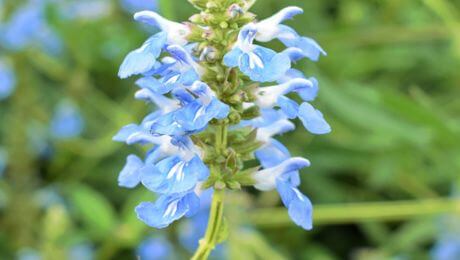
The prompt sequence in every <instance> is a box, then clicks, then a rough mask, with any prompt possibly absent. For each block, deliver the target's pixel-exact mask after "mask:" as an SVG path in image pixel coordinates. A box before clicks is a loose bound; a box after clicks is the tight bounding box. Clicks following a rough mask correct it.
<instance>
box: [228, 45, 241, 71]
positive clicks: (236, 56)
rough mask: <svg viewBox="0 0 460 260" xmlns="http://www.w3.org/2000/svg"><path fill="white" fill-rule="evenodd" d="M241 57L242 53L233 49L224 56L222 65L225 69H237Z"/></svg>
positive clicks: (237, 49)
mask: <svg viewBox="0 0 460 260" xmlns="http://www.w3.org/2000/svg"><path fill="white" fill-rule="evenodd" d="M242 55H243V52H242V51H241V49H240V48H233V49H232V50H231V51H230V52H228V53H227V54H225V56H224V64H225V66H227V67H230V68H234V67H238V66H239V64H240V58H241V56H242Z"/></svg>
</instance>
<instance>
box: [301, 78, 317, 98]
mask: <svg viewBox="0 0 460 260" xmlns="http://www.w3.org/2000/svg"><path fill="white" fill-rule="evenodd" d="M308 80H310V81H311V82H312V83H313V85H312V87H310V88H305V89H301V90H299V91H297V93H298V94H299V96H300V97H301V98H302V100H303V101H306V102H309V101H313V100H315V98H316V96H317V95H318V91H319V86H318V80H316V78H313V77H312V78H309V79H308Z"/></svg>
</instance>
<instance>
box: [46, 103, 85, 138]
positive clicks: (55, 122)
mask: <svg viewBox="0 0 460 260" xmlns="http://www.w3.org/2000/svg"><path fill="white" fill-rule="evenodd" d="M83 128H84V121H83V117H82V116H81V114H80V111H79V109H78V107H77V106H76V105H74V104H73V103H71V102H69V101H62V102H61V103H59V104H58V106H57V108H56V111H55V113H54V116H53V118H52V120H51V129H50V131H51V134H52V136H53V137H55V138H57V139H69V138H74V137H77V136H79V135H80V134H81V133H82V131H83Z"/></svg>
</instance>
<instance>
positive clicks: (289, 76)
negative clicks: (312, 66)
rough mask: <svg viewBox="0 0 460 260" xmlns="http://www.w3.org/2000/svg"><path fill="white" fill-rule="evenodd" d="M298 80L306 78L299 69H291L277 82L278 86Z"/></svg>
mask: <svg viewBox="0 0 460 260" xmlns="http://www.w3.org/2000/svg"><path fill="white" fill-rule="evenodd" d="M296 78H300V79H304V78H305V76H304V75H303V73H302V72H301V71H299V70H297V69H289V70H288V71H286V74H285V75H284V76H283V77H281V78H280V79H278V80H277V82H278V84H283V83H286V82H288V81H290V80H293V79H296Z"/></svg>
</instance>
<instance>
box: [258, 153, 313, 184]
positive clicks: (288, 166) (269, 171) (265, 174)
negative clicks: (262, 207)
mask: <svg viewBox="0 0 460 260" xmlns="http://www.w3.org/2000/svg"><path fill="white" fill-rule="evenodd" d="M308 166H310V161H308V160H307V159H304V158H300V157H294V158H289V159H287V160H284V161H283V162H281V163H280V164H278V165H276V166H273V167H270V168H266V169H263V170H260V171H258V172H256V173H254V174H253V178H254V180H255V181H256V184H255V185H254V187H255V188H256V189H258V190H262V191H268V190H273V189H274V188H275V187H276V181H277V179H278V178H280V177H283V175H286V174H290V173H291V172H293V171H298V170H300V169H302V168H304V167H308Z"/></svg>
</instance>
